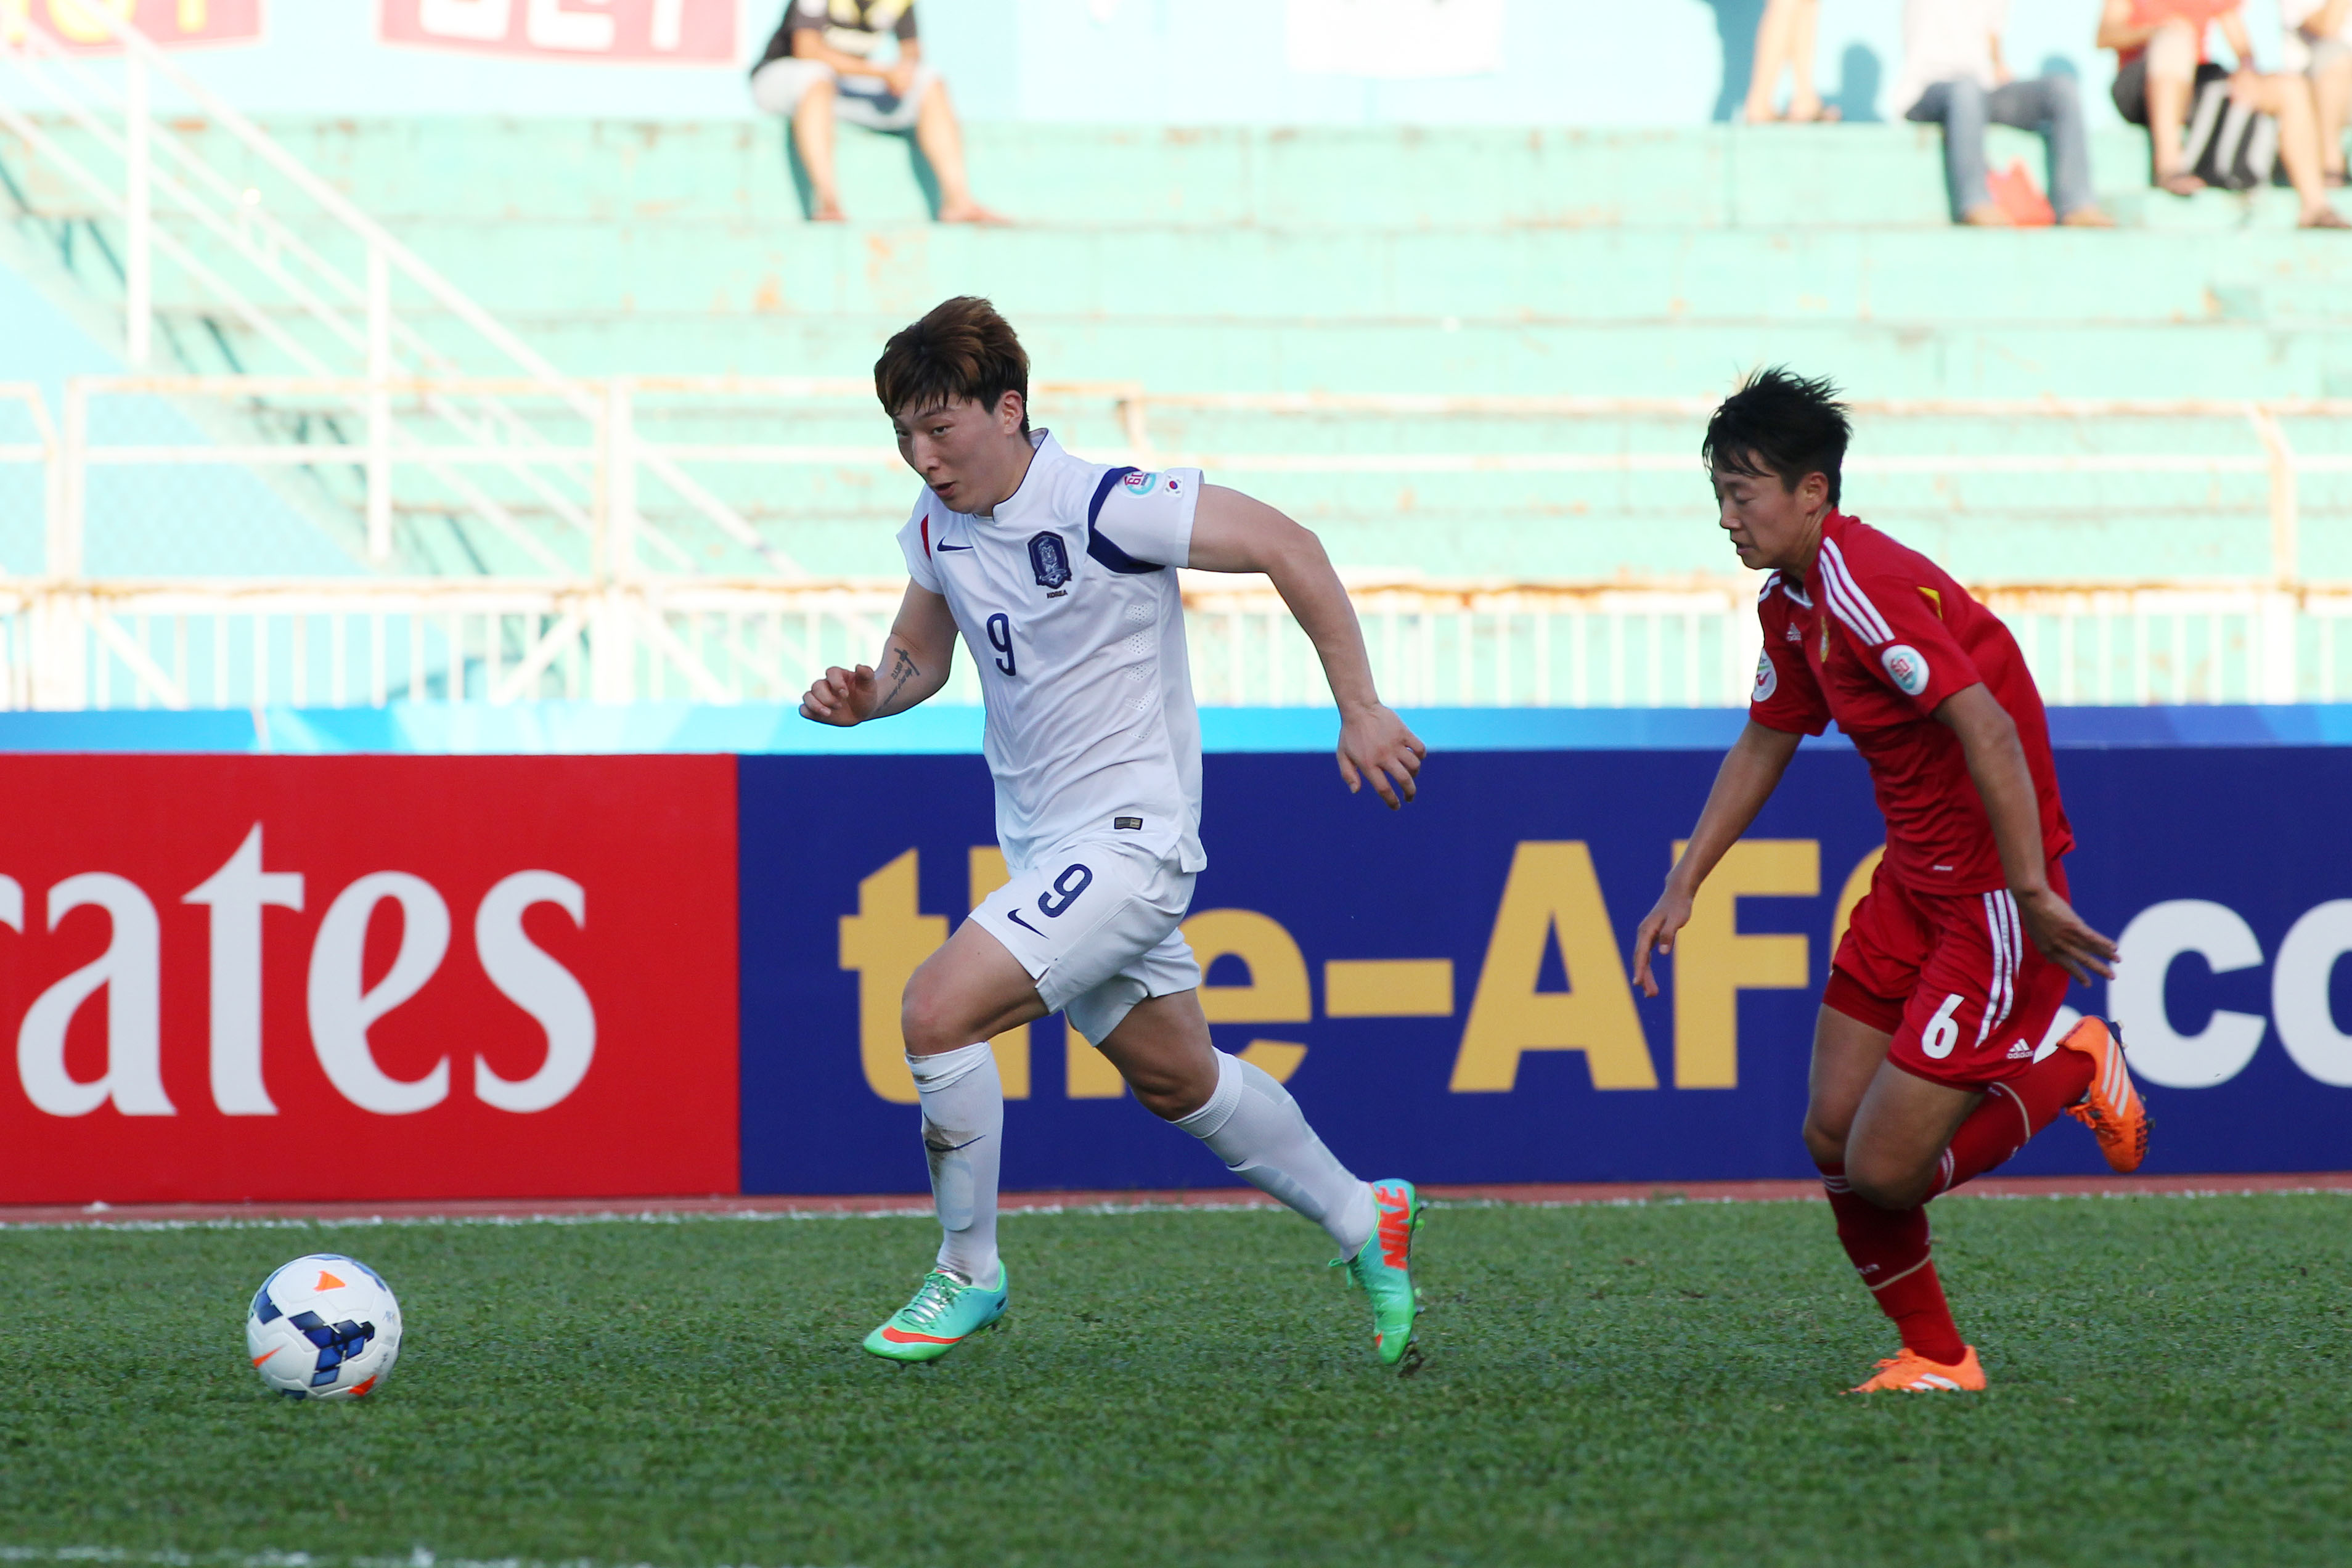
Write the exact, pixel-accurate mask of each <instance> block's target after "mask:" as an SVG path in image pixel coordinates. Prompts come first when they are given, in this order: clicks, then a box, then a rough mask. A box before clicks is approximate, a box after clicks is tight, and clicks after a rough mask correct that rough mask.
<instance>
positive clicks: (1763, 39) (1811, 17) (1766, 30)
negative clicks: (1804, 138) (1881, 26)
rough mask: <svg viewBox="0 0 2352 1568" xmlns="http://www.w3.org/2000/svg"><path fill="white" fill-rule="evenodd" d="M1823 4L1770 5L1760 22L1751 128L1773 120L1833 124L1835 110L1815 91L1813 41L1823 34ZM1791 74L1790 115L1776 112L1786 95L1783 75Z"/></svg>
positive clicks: (1791, 0)
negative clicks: (1782, 89)
mask: <svg viewBox="0 0 2352 1568" xmlns="http://www.w3.org/2000/svg"><path fill="white" fill-rule="evenodd" d="M1821 20H1822V0H1764V14H1763V16H1760V17H1759V18H1757V22H1756V64H1755V68H1754V69H1753V70H1751V71H1750V72H1749V73H1748V107H1747V109H1746V110H1743V111H1742V112H1743V114H1744V116H1745V118H1746V119H1747V121H1748V124H1750V125H1762V124H1764V123H1766V122H1767V121H1774V120H1785V121H1792V122H1794V121H1830V120H1835V119H1837V118H1838V111H1837V110H1836V109H1835V108H1833V107H1832V106H1831V105H1829V104H1825V103H1823V102H1822V97H1821V94H1819V93H1817V92H1815V91H1814V90H1813V37H1814V35H1815V34H1816V33H1818V32H1819V31H1820V28H1821ZM1783 71H1786V72H1788V74H1789V112H1788V113H1786V114H1782V113H1781V112H1780V111H1779V110H1776V109H1774V108H1773V107H1772V100H1773V97H1774V96H1775V95H1776V94H1778V93H1779V92H1780V73H1781V72H1783Z"/></svg>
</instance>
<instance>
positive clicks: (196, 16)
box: [0, 0, 261, 54]
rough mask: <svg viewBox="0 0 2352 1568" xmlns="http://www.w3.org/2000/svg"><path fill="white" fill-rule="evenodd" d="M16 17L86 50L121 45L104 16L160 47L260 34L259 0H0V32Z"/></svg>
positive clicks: (249, 40) (237, 40) (92, 51)
mask: <svg viewBox="0 0 2352 1568" xmlns="http://www.w3.org/2000/svg"><path fill="white" fill-rule="evenodd" d="M20 16H21V17H23V18H24V19H26V20H27V21H29V22H31V23H32V25H33V26H37V27H38V28H40V29H41V30H42V31H43V32H45V33H47V34H48V35H49V36H50V37H53V38H55V39H57V40H58V42H59V43H61V44H63V45H65V46H66V47H68V48H69V49H74V50H77V51H80V52H84V53H89V54H102V53H105V52H106V51H108V50H110V49H119V48H121V47H122V46H121V45H120V44H118V43H116V42H115V41H114V34H113V32H112V31H111V30H110V28H109V27H108V26H106V23H105V21H104V20H103V17H105V16H120V17H121V18H123V19H124V20H126V21H128V22H130V23H131V26H134V27H137V28H138V29H139V30H140V31H141V32H142V33H144V34H146V35H147V37H149V38H150V39H151V40H152V41H153V42H155V43H157V44H160V45H162V46H163V47H165V48H170V47H173V45H177V44H248V43H252V42H254V41H255V40H257V39H258V38H259V37H261V0H0V33H5V31H6V29H7V26H8V24H9V23H11V22H13V21H15V20H16V18H18V17H20Z"/></svg>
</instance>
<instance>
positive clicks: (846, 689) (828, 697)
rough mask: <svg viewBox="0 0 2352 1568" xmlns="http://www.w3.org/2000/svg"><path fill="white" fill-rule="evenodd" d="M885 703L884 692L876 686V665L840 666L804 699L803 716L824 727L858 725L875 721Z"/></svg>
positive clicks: (810, 690) (818, 683)
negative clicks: (877, 711) (848, 667)
mask: <svg viewBox="0 0 2352 1568" xmlns="http://www.w3.org/2000/svg"><path fill="white" fill-rule="evenodd" d="M881 704H882V692H881V689H880V688H879V687H878V686H877V685H876V684H875V681H874V667H873V666H872V665H870V664H861V665H859V666H858V667H857V668H856V669H844V668H841V667H840V666H839V665H837V664H836V665H835V666H834V667H833V668H831V669H828V670H826V671H825V672H824V677H823V679H819V680H818V681H817V683H816V684H815V685H814V686H812V687H810V688H809V689H808V695H807V696H805V697H803V698H802V699H801V717H802V718H803V719H814V720H815V721H817V722H818V723H820V724H842V725H849V724H858V723H863V722H864V721H866V720H868V719H871V718H873V717H874V710H875V709H877V708H878V707H880V706H881Z"/></svg>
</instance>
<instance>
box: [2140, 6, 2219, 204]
mask: <svg viewBox="0 0 2352 1568" xmlns="http://www.w3.org/2000/svg"><path fill="white" fill-rule="evenodd" d="M2196 82H2197V35H2196V33H2195V31H2194V30H2193V29H2192V28H2191V27H2190V26H2189V24H2188V23H2186V22H2167V23H2166V24H2165V25H2164V26H2163V27H2161V28H2160V29H2158V32H2157V35H2156V37H2153V38H2150V39H2149V40H2148V44H2147V140H2148V145H2149V147H2150V148H2151V149H2152V150H2153V151H2154V153H2155V155H2156V184H2158V187H2160V188H2161V189H2164V190H2167V191H2169V192H2171V193H2172V194H2173V195H2176V196H2185V195H2191V194H2193V193H2195V192H2197V191H2200V190H2203V189H2204V188H2205V182H2204V181H2202V180H2200V179H2199V178H2198V177H2197V176H2196V175H2194V174H2190V173H2189V170H2188V169H2187V167H2186V166H2185V164H2184V160H2183V156H2182V149H2181V145H2180V139H2181V136H2182V134H2183V132H2185V131H2186V130H2187V129H2188V125H2189V93H2190V90H2191V89H2193V88H2194V87H2195V86H2196Z"/></svg>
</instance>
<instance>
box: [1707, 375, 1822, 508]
mask: <svg viewBox="0 0 2352 1568" xmlns="http://www.w3.org/2000/svg"><path fill="white" fill-rule="evenodd" d="M1852 439H1853V425H1852V424H1851V423H1849V422H1848V421H1847V419H1846V415H1845V405H1844V404H1843V403H1841V402H1839V401H1838V389H1837V387H1836V386H1835V385H1833V384H1832V383H1831V381H1830V378H1829V377H1827V376H1825V375H1817V376H1811V377H1808V376H1801V375H1798V374H1795V373H1793V372H1792V371H1790V369H1789V367H1788V366H1786V365H1778V364H1776V365H1774V366H1772V367H1771V368H1770V369H1769V370H1759V371H1758V372H1756V373H1755V374H1752V375H1750V376H1749V377H1748V379H1747V380H1746V381H1743V382H1741V383H1740V384H1739V390H1738V392H1735V393H1733V394H1732V395H1730V396H1728V397H1727V398H1725V399H1724V400H1723V403H1722V405H1721V406H1719V407H1718V408H1717V409H1716V411H1715V417H1713V418H1712V419H1709V420H1708V421H1707V422H1706V440H1704V441H1702V442H1700V443H1699V447H1698V455H1699V458H1701V460H1702V461H1704V462H1705V463H1706V465H1707V467H1708V468H1722V469H1725V470H1727V471H1728V472H1731V473H1735V474H1753V475H1756V476H1757V477H1759V478H1761V477H1762V476H1763V475H1765V474H1767V473H1770V474H1772V475H1774V476H1775V477H1777V478H1778V479H1780V484H1781V488H1782V489H1791V490H1793V489H1796V488H1797V487H1798V486H1799V485H1800V484H1802V483H1803V482H1804V479H1805V476H1806V475H1807V474H1820V475H1821V476H1822V477H1823V478H1824V479H1828V480H1829V482H1830V505H1832V506H1835V505H1837V503H1838V470H1839V469H1840V468H1843V467H1844V465H1845V448H1846V443H1847V442H1848V441H1851V440H1852Z"/></svg>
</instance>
